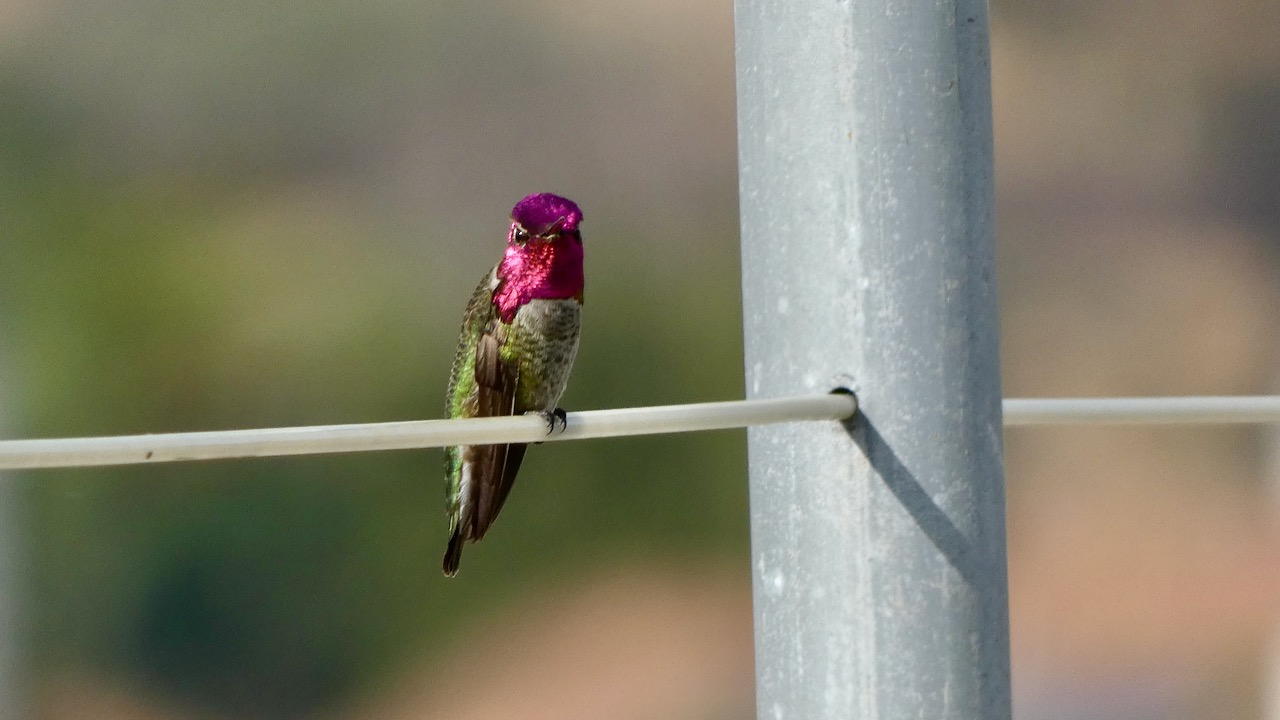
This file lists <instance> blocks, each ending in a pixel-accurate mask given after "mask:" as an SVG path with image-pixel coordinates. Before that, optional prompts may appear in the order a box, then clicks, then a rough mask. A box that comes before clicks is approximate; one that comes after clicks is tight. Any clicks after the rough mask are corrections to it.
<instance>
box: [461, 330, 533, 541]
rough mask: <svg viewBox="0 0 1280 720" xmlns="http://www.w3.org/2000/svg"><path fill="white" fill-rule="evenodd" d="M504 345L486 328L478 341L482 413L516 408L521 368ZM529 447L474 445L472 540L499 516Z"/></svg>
mask: <svg viewBox="0 0 1280 720" xmlns="http://www.w3.org/2000/svg"><path fill="white" fill-rule="evenodd" d="M501 347H502V345H501V342H500V341H499V339H498V337H497V336H496V334H495V333H492V332H487V331H486V332H485V333H484V334H483V335H481V336H480V341H479V343H478V344H477V345H476V386H477V389H478V393H477V402H476V407H477V410H478V412H477V415H479V416H480V417H497V416H502V415H514V414H515V411H516V388H517V387H518V386H519V384H520V368H519V366H518V365H517V364H516V363H515V362H512V361H508V360H504V359H503V358H502V352H501ZM526 447H527V446H526V445H525V444H523V443H515V444H510V445H475V446H472V448H471V451H472V457H473V459H474V462H475V465H473V468H472V472H471V482H472V483H473V486H474V490H473V492H474V493H475V495H474V497H475V499H476V504H475V516H474V518H473V519H472V524H471V532H470V536H471V539H472V540H479V539H480V538H482V537H484V533H485V531H486V530H488V529H489V525H490V524H491V523H493V519H494V518H495V517H497V516H498V511H499V510H501V509H502V504H503V503H504V502H505V501H506V499H507V494H508V493H510V492H511V485H512V483H514V482H515V479H516V472H518V471H519V470H520V462H521V461H522V460H524V452H525V448H526Z"/></svg>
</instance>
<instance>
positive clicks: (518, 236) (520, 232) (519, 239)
mask: <svg viewBox="0 0 1280 720" xmlns="http://www.w3.org/2000/svg"><path fill="white" fill-rule="evenodd" d="M513 238H514V239H515V241H516V244H517V245H523V244H525V243H527V242H529V232H528V231H527V230H525V229H524V228H522V227H518V226H517V227H516V231H515V234H514V235H513Z"/></svg>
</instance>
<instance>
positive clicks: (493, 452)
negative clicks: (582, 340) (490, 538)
mask: <svg viewBox="0 0 1280 720" xmlns="http://www.w3.org/2000/svg"><path fill="white" fill-rule="evenodd" d="M581 222H582V211H581V210H579V209H578V206H577V205H576V204H574V202H573V201H572V200H569V199H567V198H563V197H560V196H558V195H552V194H550V193H538V194H534V195H529V196H528V197H526V198H524V199H523V200H521V201H520V202H518V203H516V205H515V207H514V208H512V209H511V225H510V226H509V227H508V228H507V247H506V250H505V251H504V252H503V254H502V259H501V260H500V261H499V262H498V264H497V265H495V266H494V267H493V269H491V270H490V271H489V272H487V273H485V275H484V277H482V278H481V279H480V284H479V286H477V287H476V290H475V293H473V294H472V296H471V301H470V302H469V303H467V309H466V312H465V313H463V316H462V334H461V337H459V339H458V350H457V354H456V355H455V356H454V359H453V370H452V371H451V373H450V375H449V390H448V408H447V412H448V416H449V417H450V418H474V417H492V416H498V415H522V414H525V413H538V414H540V415H542V417H543V418H544V419H545V420H546V421H547V424H548V432H551V431H554V430H555V427H556V423H557V422H559V423H561V425H562V426H563V425H564V423H565V412H564V410H562V409H560V408H559V407H558V403H559V402H560V396H561V395H563V394H564V389H565V386H566V384H567V383H568V381H569V370H570V368H572V366H573V360H574V357H575V356H576V355H577V353H578V332H579V328H580V327H581V324H580V320H581V315H582V280H583V278H582V234H581V233H580V232H579V231H578V225H579V223H581ZM527 447H528V446H527V445H526V444H524V443H512V444H509V445H462V446H456V447H451V448H448V450H447V457H446V462H445V473H446V478H445V479H446V485H445V496H446V505H447V510H448V513H449V532H450V537H449V545H448V548H447V549H446V550H445V554H444V574H445V575H447V576H449V577H453V576H454V575H456V574H457V572H458V562H459V561H460V560H461V558H462V546H463V544H464V543H466V542H467V541H470V542H476V541H478V540H480V539H481V538H482V537H484V534H485V531H487V530H488V529H489V526H490V525H491V524H493V520H494V518H495V517H497V515H498V511H499V510H501V509H502V504H503V502H504V501H506V499H507V495H508V494H509V493H510V492H511V485H512V483H513V482H514V481H515V478H516V472H517V471H519V470H520V462H521V461H522V460H524V453H525V450H526V448H527Z"/></svg>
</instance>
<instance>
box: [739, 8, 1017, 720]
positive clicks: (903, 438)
mask: <svg viewBox="0 0 1280 720" xmlns="http://www.w3.org/2000/svg"><path fill="white" fill-rule="evenodd" d="M735 22H736V33H737V77H738V122H739V172H740V210H741V219H742V265H743V298H744V300H743V305H744V323H745V334H746V370H747V395H748V397H752V398H756V397H773V396H779V395H787V394H797V393H806V392H814V391H821V390H823V389H827V388H831V387H833V386H837V385H844V386H846V387H849V388H851V389H853V390H855V391H856V392H857V395H858V398H859V407H860V415H859V416H858V417H857V418H856V419H855V420H854V421H852V422H850V423H847V424H846V425H845V426H841V425H840V424H837V423H830V424H827V425H813V424H803V425H801V424H796V425H778V426H773V427H766V428H751V429H750V431H749V432H748V438H749V445H750V451H749V459H750V468H751V544H752V562H753V574H754V593H755V622H756V626H755V635H756V681H757V690H756V692H757V706H758V716H759V717H760V718H761V719H762V720H765V719H776V720H782V719H786V720H828V719H829V720H835V719H836V718H839V719H840V720H848V719H849V718H883V719H885V720H889V719H893V720H899V719H901V718H970V719H973V720H978V719H979V718H980V719H981V720H1001V719H1007V718H1009V716H1010V698H1009V645H1008V583H1007V578H1006V571H1005V531H1004V481H1003V472H1002V466H1001V452H1002V449H1001V417H1000V382H999V359H998V348H997V327H998V325H997V318H996V293H995V284H994V281H995V260H994V247H993V231H992V169H991V168H992V155H991V96H990V67H989V46H988V37H987V32H988V31H987V10H986V4H985V2H983V1H982V0H951V1H943V0H912V1H910V2H907V1H904V0H888V1H887V2H886V1H885V0H790V1H788V2H778V1H771V0H737V2H736V7H735Z"/></svg>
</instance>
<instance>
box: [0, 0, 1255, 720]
mask: <svg viewBox="0 0 1280 720" xmlns="http://www.w3.org/2000/svg"><path fill="white" fill-rule="evenodd" d="M992 21H993V28H992V30H993V39H992V42H993V55H994V58H993V63H994V92H995V117H996V149H997V150H996V155H997V157H996V161H997V176H998V210H999V251H1000V263H1001V267H1000V270H1001V273H1002V276H1001V293H1002V307H1001V311H1002V325H1003V338H1002V342H1003V363H1004V376H1005V390H1006V394H1008V395H1010V396H1018V395H1022V396H1025V395H1119V394H1125V395H1142V394H1190V393H1215V394H1217V393H1221V394H1233V393H1263V392H1272V391H1277V390H1280V358H1277V353H1276V350H1277V347H1278V343H1280V325H1278V323H1277V320H1276V316H1275V315H1276V314H1275V311H1274V308H1275V307H1276V303H1277V299H1280V296H1278V290H1280V288H1278V287H1277V285H1278V283H1277V277H1280V276H1278V275H1277V269H1278V266H1277V263H1278V261H1280V255H1278V253H1277V248H1278V247H1280V244H1278V241H1280V181H1278V178H1280V131H1278V128H1280V43H1277V42H1276V38H1277V37H1280V4H1277V3H1275V2H1273V1H1271V0H1261V1H1258V0H1220V1H1219V2H1216V3H1205V2H1200V1H1198V0H1164V1H1163V2H1134V3H1111V2H1105V1H1103V0H1042V1H1041V2H1029V1H1027V0H994V4H993V7H992ZM733 87H734V86H733V39H732V9H731V3H729V2H728V0H724V1H722V2H694V3H690V2H684V1H679V2H677V1H676V0H655V1H650V2H641V3H636V2H630V3H624V2H616V1H605V2H588V1H587V0H550V1H548V2H536V3H523V2H516V1H515V0H493V1H491V2H483V3H430V2H409V1H407V0H382V1H379V2H372V3H370V2H356V1H354V0H327V1H326V2H314V1H313V0H308V1H306V2H302V1H301V0H275V1H274V2H270V3H258V2H247V1H245V0H225V1H224V2H219V3H197V2H190V1H189V0H103V1H102V2H95V3H85V2H73V1H72V0H27V1H23V0H0V328H2V330H0V430H2V434H3V435H4V436H9V437H43V436H74V435H86V434H95V435H96V434H118V433H140V432H165V431H180V430H203V429H221V428H242V427H261V426H275V425H295V424H323V423H340V422H365V421H383V420H401V419H415V418H424V417H439V416H441V415H442V412H443V393H444V386H445V382H446V378H447V373H448V366H449V363H450V361H451V359H452V354H453V350H454V343H455V339H456V334H457V326H458V322H459V320H460V317H461V312H462V308H463V306H464V304H465V302H466V300H467V298H468V296H469V293H470V292H471V290H472V288H473V287H474V285H475V283H476V281H477V280H478V279H479V277H480V276H481V274H482V273H483V272H485V270H486V269H487V268H488V267H489V266H490V265H491V264H492V263H493V262H495V261H496V260H497V258H498V256H499V254H500V252H501V247H502V242H503V239H504V232H505V227H506V216H507V212H508V211H509V209H510V207H511V205H512V204H513V203H514V202H515V201H516V200H517V199H519V198H520V197H521V196H523V195H525V194H526V193H529V192H535V191H553V192H557V193H561V194H564V195H567V196H569V197H572V198H574V199H575V200H577V201H578V202H579V203H580V204H581V205H582V207H583V208H584V210H585V213H586V221H585V224H584V235H585V239H586V247H587V291H586V297H587V306H586V311H585V317H584V329H583V335H584V342H583V345H582V350H581V353H580V355H579V358H578V362H577V367H576V370H575V374H574V378H573V381H572V382H571V384H570V389H569V392H568V394H567V396H566V397H565V399H564V402H563V404H564V405H565V407H567V408H569V409H570V410H573V409H588V408H603V407H617V406H630V405H643V404H651V403H676V402H687V401H701V400H718V399H731V398H737V397H741V396H742V392H743V390H742V380H741V378H742V367H741V337H740V305H739V302H740V300H739V285H738V273H739V265H738V252H737V205H736V174H735V173H736V171H735V162H736V150H735V126H734V89H733ZM744 452H745V440H744V433H741V432H724V433H714V434H701V435H696V436H679V435H675V436H661V437H650V438H634V439H625V440H603V441H593V442H583V443H564V444H550V445H545V446H543V447H539V448H537V449H535V450H534V451H533V452H531V453H530V455H529V457H528V459H527V461H526V463H525V466H524V469H523V471H522V473H521V479H520V482H519V483H518V484H517V489H516V490H515V491H514V494H513V498H512V500H511V502H510V503H509V504H508V506H507V507H506V509H505V510H504V512H503V517H502V520H501V521H500V522H499V523H498V524H497V526H496V527H495V528H494V530H493V532H492V533H490V534H489V536H488V537H487V539H486V541H485V542H484V543H482V544H480V545H479V546H476V547H475V548H473V549H471V550H469V551H468V552H467V555H466V561H465V563H464V567H463V570H462V573H461V575H460V577H459V578H457V579H456V580H453V581H447V580H446V579H445V578H443V577H442V576H441V573H440V570H439V559H440V555H441V553H442V551H443V547H444V541H445V533H446V521H445V518H444V514H443V497H442V495H443V490H442V463H443V459H442V455H441V454H440V453H439V452H438V451H421V452H399V453H377V454H362V455H353V456H347V457H310V458H292V459H280V460H269V461H253V462H249V461H245V462H221V463H211V464H178V465H171V466H157V467H145V468H121V469H93V470H70V471H42V472H31V473H11V474H9V475H8V476H6V481H5V482H4V484H3V485H2V486H0V580H2V581H3V584H0V707H3V708H5V709H9V710H11V711H12V709H13V708H21V713H22V714H23V715H25V716H28V717H34V718H41V719H47V720H73V719H80V718H86V719H87V718H103V719H106V720H171V719H174V720H176V719H178V718H199V719H207V720H218V719H220V718H230V717H240V718H286V719H289V718H323V719H326V720H383V719H394V720H400V719H403V720H417V719H424V720H425V719H436V718H462V719H468V718H476V719H480V718H486V719H487V718H530V719H533V720H538V719H540V718H616V719H626V718H636V719H640V718H672V719H677V720H678V719H681V718H688V719H690V720H712V719H715V720H720V719H724V720H728V719H731V718H749V717H752V716H753V714H754V705H753V697H752V684H753V681H752V659H751V612H750V568H749V560H748V555H747V550H748V538H747V516H746V475H745V471H746V468H745V459H744ZM1007 462H1008V500H1009V523H1010V525H1009V528H1010V529H1009V542H1010V551H1009V562H1010V583H1011V609H1012V618H1013V628H1012V638H1013V674H1014V690H1015V715H1016V716H1017V717H1018V718H1020V719H1021V720H1041V719H1045V720H1049V719H1059V718H1062V719H1069V720H1094V719H1096V720H1109V719H1113V718H1114V719H1116V720H1119V719H1122V718H1123V719H1124V720H1135V719H1139V720H1140V719H1143V718H1164V719H1174V720H1177V719H1181V718H1187V719H1192V718H1195V719H1206V720H1211V719H1215V718H1224V719H1225V718H1268V719H1274V718H1280V682H1277V680H1276V679H1277V678H1280V663H1276V662H1275V660H1274V658H1276V657H1280V653H1278V651H1277V650H1276V647H1280V642H1276V640H1275V638H1278V637H1280V632H1278V631H1277V628H1280V615H1278V613H1277V610H1278V609H1280V523H1277V518H1278V517H1280V493H1277V492H1276V489H1277V488H1280V436H1278V435H1277V434H1275V432H1274V431H1272V430H1268V429H1260V428H1252V427H1245V428H1237V429H1203V428H1194V429H1168V428H1164V429H1155V428H1141V427H1138V428H1101V429H1068V428H1056V429H1034V430H1032V429H1025V430H1017V431H1011V432H1010V433H1009V434H1008V436H1007ZM15 638H16V640H15Z"/></svg>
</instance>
